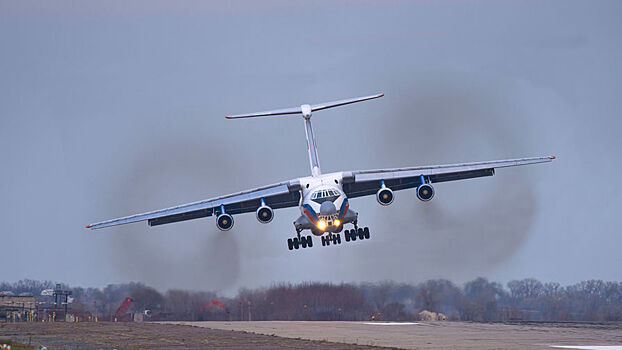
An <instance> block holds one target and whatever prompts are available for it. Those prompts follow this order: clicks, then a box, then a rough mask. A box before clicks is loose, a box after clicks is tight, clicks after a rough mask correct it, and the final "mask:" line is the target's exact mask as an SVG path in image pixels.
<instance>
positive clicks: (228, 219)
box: [216, 213, 233, 231]
mask: <svg viewBox="0 0 622 350" xmlns="http://www.w3.org/2000/svg"><path fill="white" fill-rule="evenodd" d="M216 227H218V229H219V230H221V231H229V230H231V228H232V227H233V216H231V215H229V214H227V213H222V214H220V215H218V217H217V218H216Z"/></svg>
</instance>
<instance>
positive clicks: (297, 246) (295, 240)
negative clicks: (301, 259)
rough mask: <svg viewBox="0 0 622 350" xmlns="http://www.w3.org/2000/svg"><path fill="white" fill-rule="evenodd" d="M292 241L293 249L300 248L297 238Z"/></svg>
mask: <svg viewBox="0 0 622 350" xmlns="http://www.w3.org/2000/svg"><path fill="white" fill-rule="evenodd" d="M292 241H293V243H294V249H298V248H300V242H299V241H298V237H294V239H293V240H292Z"/></svg>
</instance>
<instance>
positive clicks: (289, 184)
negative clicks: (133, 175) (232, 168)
mask: <svg viewBox="0 0 622 350" xmlns="http://www.w3.org/2000/svg"><path fill="white" fill-rule="evenodd" d="M262 198H263V199H264V201H265V203H266V205H268V206H270V207H272V209H279V208H288V207H296V206H298V203H299V201H300V180H298V179H295V180H290V181H286V182H281V183H277V184H273V185H268V186H264V187H259V188H254V189H251V190H248V191H242V192H237V193H232V194H228V195H225V196H220V197H215V198H210V199H206V200H202V201H198V202H194V203H188V204H182V205H178V206H175V207H171V208H166V209H161V210H155V211H150V212H147V213H142V214H136V215H130V216H126V217H122V218H118V219H112V220H107V221H102V222H98V223H94V224H90V225H87V226H86V227H87V228H90V229H98V228H104V227H109V226H116V225H122V224H129V223H132V222H139V221H147V223H148V224H149V226H156V225H163V224H169V223H173V222H178V221H185V220H192V219H198V218H202V217H207V216H212V215H218V214H219V213H220V206H221V205H224V208H225V212H226V213H227V214H231V215H233V214H240V213H246V212H252V211H255V210H257V208H259V207H260V206H261V199H262Z"/></svg>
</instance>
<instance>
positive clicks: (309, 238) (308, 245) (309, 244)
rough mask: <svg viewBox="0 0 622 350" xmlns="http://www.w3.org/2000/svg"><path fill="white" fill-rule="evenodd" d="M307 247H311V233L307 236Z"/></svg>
mask: <svg viewBox="0 0 622 350" xmlns="http://www.w3.org/2000/svg"><path fill="white" fill-rule="evenodd" d="M307 247H309V248H311V247H313V237H311V235H309V236H307Z"/></svg>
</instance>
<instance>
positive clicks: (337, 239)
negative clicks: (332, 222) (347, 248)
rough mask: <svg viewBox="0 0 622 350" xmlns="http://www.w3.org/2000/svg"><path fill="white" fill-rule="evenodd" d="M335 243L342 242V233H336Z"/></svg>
mask: <svg viewBox="0 0 622 350" xmlns="http://www.w3.org/2000/svg"><path fill="white" fill-rule="evenodd" d="M335 244H341V235H340V234H336V235H335Z"/></svg>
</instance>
